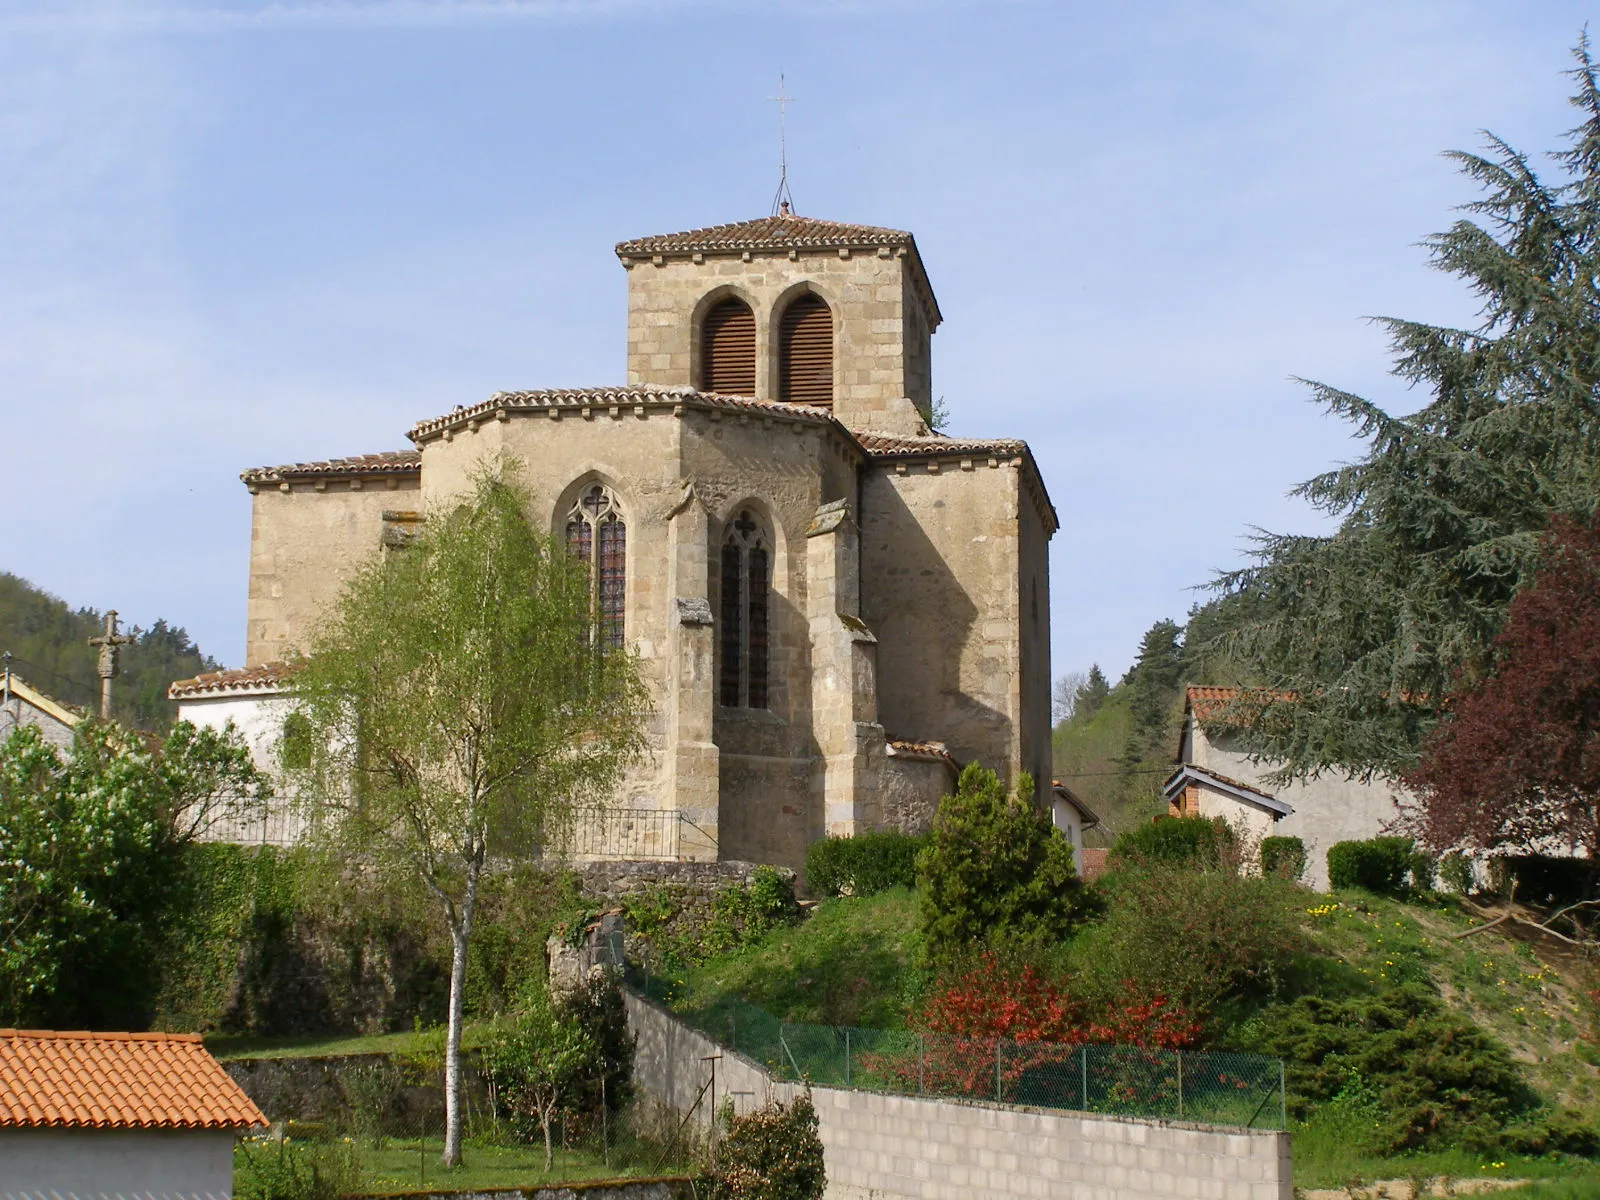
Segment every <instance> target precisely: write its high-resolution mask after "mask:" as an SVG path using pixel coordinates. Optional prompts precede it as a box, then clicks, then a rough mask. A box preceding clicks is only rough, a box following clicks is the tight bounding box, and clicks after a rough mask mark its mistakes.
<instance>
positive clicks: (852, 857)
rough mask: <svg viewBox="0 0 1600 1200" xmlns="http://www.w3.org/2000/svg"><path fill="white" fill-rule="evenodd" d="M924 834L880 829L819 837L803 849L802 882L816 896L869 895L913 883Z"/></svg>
mask: <svg viewBox="0 0 1600 1200" xmlns="http://www.w3.org/2000/svg"><path fill="white" fill-rule="evenodd" d="M927 844H928V839H927V838H926V837H913V836H911V835H909V834H904V833H893V832H889V831H883V832H878V833H862V834H857V835H856V836H855V837H847V838H836V837H830V838H823V839H822V840H821V841H817V842H812V843H811V846H810V848H809V849H807V850H806V884H807V886H808V887H809V888H810V889H811V891H812V892H814V893H816V894H817V895H819V896H871V895H875V894H876V893H878V892H885V891H888V890H889V889H890V888H895V887H904V888H910V887H915V886H916V885H917V855H918V854H919V853H921V852H922V849H923V847H925V846H926V845H927Z"/></svg>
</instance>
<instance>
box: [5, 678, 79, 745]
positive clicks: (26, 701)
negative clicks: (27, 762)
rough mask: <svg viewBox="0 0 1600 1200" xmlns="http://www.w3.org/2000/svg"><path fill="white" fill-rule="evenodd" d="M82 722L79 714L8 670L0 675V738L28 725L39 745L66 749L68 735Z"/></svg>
mask: <svg viewBox="0 0 1600 1200" xmlns="http://www.w3.org/2000/svg"><path fill="white" fill-rule="evenodd" d="M82 720H83V714H82V713H80V712H78V711H76V710H74V709H71V708H68V707H67V706H66V705H65V704H62V703H61V702H60V701H59V700H54V699H52V698H51V697H49V696H47V695H45V694H44V693H43V692H41V691H39V690H38V689H37V688H35V687H32V686H30V685H29V684H28V682H27V680H25V679H23V678H22V677H21V676H20V675H18V674H16V673H15V672H13V671H12V670H11V669H10V668H9V667H7V668H6V670H5V671H4V672H0V738H4V737H5V736H6V735H7V734H9V733H10V732H11V731H12V730H13V729H16V728H17V727H18V726H21V725H28V726H31V727H32V728H34V729H37V730H38V731H39V737H40V738H41V739H42V740H43V741H45V742H47V743H49V744H50V745H52V746H56V747H58V748H60V749H66V748H67V747H68V746H70V745H72V731H73V730H74V729H76V728H77V727H78V723H79V722H80V721H82Z"/></svg>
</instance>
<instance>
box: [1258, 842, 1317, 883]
mask: <svg viewBox="0 0 1600 1200" xmlns="http://www.w3.org/2000/svg"><path fill="white" fill-rule="evenodd" d="M1305 870H1306V844H1305V842H1303V841H1301V840H1300V839H1299V838H1297V837H1269V838H1262V839H1261V873H1262V874H1263V875H1270V876H1272V877H1273V878H1275V879H1299V878H1300V876H1302V875H1303V874H1305Z"/></svg>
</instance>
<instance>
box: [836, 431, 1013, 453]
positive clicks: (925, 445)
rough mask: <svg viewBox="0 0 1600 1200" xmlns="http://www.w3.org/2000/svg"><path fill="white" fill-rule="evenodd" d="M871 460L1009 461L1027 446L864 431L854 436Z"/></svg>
mask: <svg viewBox="0 0 1600 1200" xmlns="http://www.w3.org/2000/svg"><path fill="white" fill-rule="evenodd" d="M855 438H856V441H858V442H860V443H861V448H862V449H863V450H865V451H866V452H867V453H868V454H869V455H871V456H872V457H873V458H945V457H951V458H954V457H967V456H971V455H978V456H982V457H989V456H991V455H996V456H1002V457H1005V458H1011V457H1014V456H1015V455H1018V454H1026V453H1027V452H1028V443H1027V442H1020V441H1017V440H1015V439H1012V438H950V437H941V436H938V435H934V436H932V437H905V436H903V435H901V434H897V433H873V432H871V431H869V430H863V431H862V432H860V433H857V434H856V435H855Z"/></svg>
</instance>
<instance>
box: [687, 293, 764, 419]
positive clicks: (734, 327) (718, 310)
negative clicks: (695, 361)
mask: <svg viewBox="0 0 1600 1200" xmlns="http://www.w3.org/2000/svg"><path fill="white" fill-rule="evenodd" d="M700 362H701V368H700V378H701V384H700V386H701V388H702V389H703V390H705V391H708V392H722V393H723V394H725V395H729V396H754V395H755V394H756V316H755V314H754V313H753V312H751V311H750V306H749V305H748V304H746V303H745V302H744V301H743V300H734V299H728V300H724V301H723V302H722V303H721V304H718V305H717V306H716V307H715V308H713V309H712V310H711V311H710V312H708V313H707V314H706V322H705V328H704V332H703V333H702V335H701V342H700Z"/></svg>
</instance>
